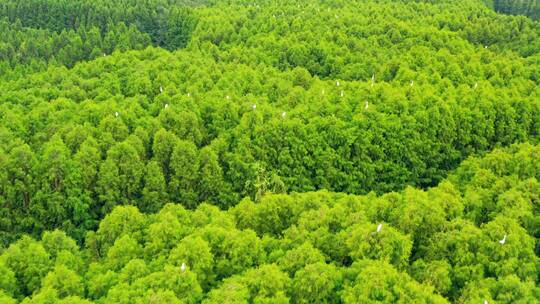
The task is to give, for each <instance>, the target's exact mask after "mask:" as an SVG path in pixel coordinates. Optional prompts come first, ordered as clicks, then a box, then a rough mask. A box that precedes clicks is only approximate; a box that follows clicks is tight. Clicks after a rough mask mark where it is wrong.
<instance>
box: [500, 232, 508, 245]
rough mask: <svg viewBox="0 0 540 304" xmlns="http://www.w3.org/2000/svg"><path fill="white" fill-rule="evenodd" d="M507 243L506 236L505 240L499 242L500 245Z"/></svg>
mask: <svg viewBox="0 0 540 304" xmlns="http://www.w3.org/2000/svg"><path fill="white" fill-rule="evenodd" d="M505 243H506V234H505V235H504V237H503V239H502V240H500V241H499V244H501V245H504V244H505Z"/></svg>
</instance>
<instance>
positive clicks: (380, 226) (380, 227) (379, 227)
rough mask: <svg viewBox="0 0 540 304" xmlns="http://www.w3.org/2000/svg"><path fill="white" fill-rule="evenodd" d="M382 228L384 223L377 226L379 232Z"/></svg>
mask: <svg viewBox="0 0 540 304" xmlns="http://www.w3.org/2000/svg"><path fill="white" fill-rule="evenodd" d="M381 230H382V223H381V224H379V226H377V233H379V232H381Z"/></svg>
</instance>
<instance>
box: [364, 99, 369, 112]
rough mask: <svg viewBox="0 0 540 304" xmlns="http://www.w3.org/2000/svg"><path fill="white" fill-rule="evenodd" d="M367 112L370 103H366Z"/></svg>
mask: <svg viewBox="0 0 540 304" xmlns="http://www.w3.org/2000/svg"><path fill="white" fill-rule="evenodd" d="M365 108H366V110H367V109H368V108H369V102H367V101H366V106H365Z"/></svg>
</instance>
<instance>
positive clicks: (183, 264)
mask: <svg viewBox="0 0 540 304" xmlns="http://www.w3.org/2000/svg"><path fill="white" fill-rule="evenodd" d="M180 270H182V272H184V271H186V263H182V266H180Z"/></svg>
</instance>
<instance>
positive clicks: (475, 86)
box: [474, 82, 478, 90]
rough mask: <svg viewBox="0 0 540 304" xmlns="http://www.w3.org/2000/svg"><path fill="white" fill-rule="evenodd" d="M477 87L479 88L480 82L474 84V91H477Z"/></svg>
mask: <svg viewBox="0 0 540 304" xmlns="http://www.w3.org/2000/svg"><path fill="white" fill-rule="evenodd" d="M477 87H478V82H475V83H474V89H475V90H476V88H477Z"/></svg>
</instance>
